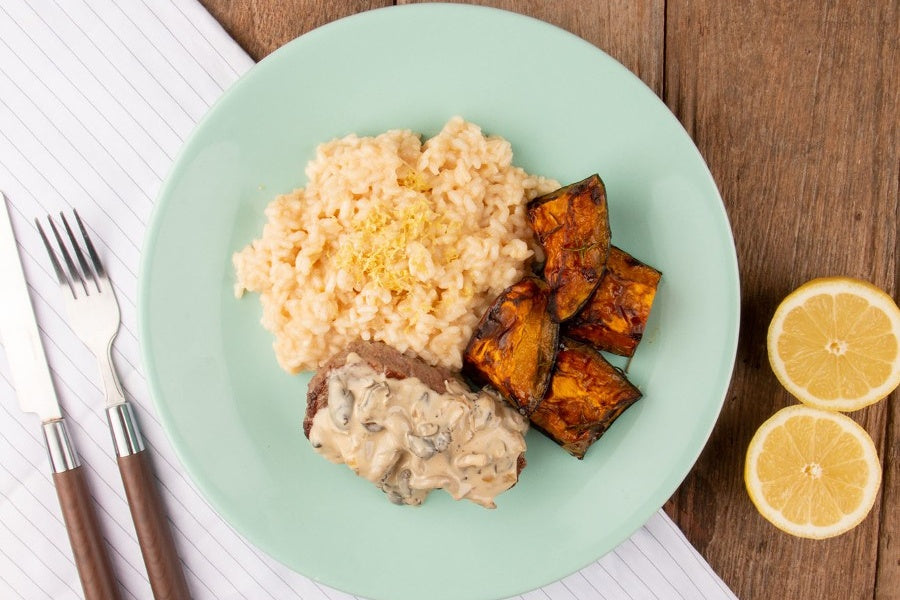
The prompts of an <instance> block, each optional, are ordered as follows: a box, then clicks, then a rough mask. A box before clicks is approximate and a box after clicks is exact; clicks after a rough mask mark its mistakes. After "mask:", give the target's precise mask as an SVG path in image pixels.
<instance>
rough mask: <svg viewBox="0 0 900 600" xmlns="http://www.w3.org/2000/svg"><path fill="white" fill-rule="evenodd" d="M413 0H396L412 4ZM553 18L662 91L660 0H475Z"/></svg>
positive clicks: (526, 13)
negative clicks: (551, 0) (552, 0)
mask: <svg viewBox="0 0 900 600" xmlns="http://www.w3.org/2000/svg"><path fill="white" fill-rule="evenodd" d="M416 1H417V0H399V1H398V2H397V4H414V3H416ZM452 1H454V2H457V3H465V4H479V5H481V6H489V7H492V8H499V9H503V10H508V11H512V12H517V13H520V14H524V15H528V16H531V17H534V18H536V19H540V20H542V21H546V22H547V23H552V24H553V25H556V26H557V27H561V28H562V29H565V30H567V31H569V32H571V33H574V34H575V35H577V36H579V37H581V38H583V39H585V40H587V41H589V42H591V43H592V44H594V45H595V46H597V47H598V48H600V49H601V50H603V51H604V52H606V53H607V54H609V55H610V56H612V57H613V58H615V59H616V60H618V61H619V62H621V63H622V64H623V65H625V66H626V67H628V68H629V69H630V70H631V71H632V72H633V73H635V74H636V75H637V76H638V77H640V78H641V79H642V80H643V81H644V83H646V84H647V85H648V86H649V87H650V89H652V90H653V91H654V92H656V94H657V95H661V94H662V81H663V79H662V74H663V34H664V27H663V25H664V7H665V1H664V0H635V1H630V0H594V1H591V2H582V1H581V0H564V1H557V2H546V1H545V0H477V1H475V2H463V0H452Z"/></svg>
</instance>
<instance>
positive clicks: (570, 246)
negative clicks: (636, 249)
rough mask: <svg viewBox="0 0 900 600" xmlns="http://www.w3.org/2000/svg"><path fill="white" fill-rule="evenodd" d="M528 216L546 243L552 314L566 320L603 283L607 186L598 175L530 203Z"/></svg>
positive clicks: (545, 266) (547, 278)
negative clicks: (601, 280) (601, 281)
mask: <svg viewBox="0 0 900 600" xmlns="http://www.w3.org/2000/svg"><path fill="white" fill-rule="evenodd" d="M528 219H529V221H530V222H531V227H532V229H534V232H535V234H536V235H537V238H538V241H539V242H540V244H541V246H543V248H544V254H545V255H546V262H545V263H544V279H545V280H546V281H547V283H548V284H550V290H551V294H550V308H549V309H550V315H551V316H552V317H553V319H554V320H555V321H557V322H562V321H565V320H566V319H568V318H570V317H571V316H572V315H574V314H575V313H577V312H578V310H579V309H580V308H581V307H582V306H584V303H585V302H587V300H588V298H590V296H591V294H592V293H593V292H594V289H595V288H596V287H597V285H598V284H599V283H600V279H601V277H602V276H603V271H604V266H605V264H606V258H607V254H608V253H609V238H610V233H609V213H608V210H607V206H606V188H605V187H604V185H603V181H601V179H600V176H599V175H591V176H590V177H588V178H587V179H585V180H583V181H579V182H578V183H573V184H571V185H567V186H565V187H563V188H560V189H558V190H556V191H555V192H551V193H549V194H546V195H544V196H540V197H538V198H535V199H534V200H532V201H531V202H529V203H528Z"/></svg>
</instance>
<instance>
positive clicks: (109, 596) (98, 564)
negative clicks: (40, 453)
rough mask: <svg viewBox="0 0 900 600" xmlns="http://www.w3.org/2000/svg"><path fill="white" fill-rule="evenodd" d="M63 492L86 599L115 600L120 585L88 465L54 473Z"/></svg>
mask: <svg viewBox="0 0 900 600" xmlns="http://www.w3.org/2000/svg"><path fill="white" fill-rule="evenodd" d="M53 483H54V484H55V485H56V493H57V495H59V506H60V508H62V515H63V520H64V521H65V523H66V530H67V531H68V532H69V542H70V543H71V544H72V554H73V555H74V556H75V566H76V567H77V568H78V577H79V578H81V587H82V589H83V590H84V597H85V600H113V599H117V598H119V597H120V596H119V588H118V584H117V583H116V577H115V575H114V574H113V570H112V565H111V564H110V562H109V556H108V555H107V553H106V544H105V542H104V541H103V536H102V535H101V533H100V526H99V524H98V523H97V515H96V513H95V512H94V505H93V501H92V500H91V493H90V491H89V490H88V487H87V483H86V481H85V479H84V467H81V466H78V467H75V468H74V469H70V470H68V471H63V472H61V473H54V474H53Z"/></svg>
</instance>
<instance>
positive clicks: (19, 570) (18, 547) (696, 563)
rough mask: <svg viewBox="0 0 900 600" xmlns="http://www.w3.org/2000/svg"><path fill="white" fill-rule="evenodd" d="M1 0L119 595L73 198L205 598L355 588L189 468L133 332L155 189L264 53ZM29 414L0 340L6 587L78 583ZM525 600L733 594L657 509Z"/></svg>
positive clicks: (25, 147)
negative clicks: (310, 563)
mask: <svg viewBox="0 0 900 600" xmlns="http://www.w3.org/2000/svg"><path fill="white" fill-rule="evenodd" d="M125 4H127V7H125V8H123V7H122V3H118V2H116V1H115V0H31V1H28V0H4V2H3V3H2V4H0V189H2V190H3V191H4V192H5V193H6V195H7V197H8V198H9V200H10V202H11V205H12V218H13V222H14V223H13V224H14V227H15V228H16V230H17V231H18V232H20V235H19V243H20V254H22V255H23V258H24V263H25V265H24V266H25V270H26V276H27V278H28V281H29V283H30V285H31V288H32V290H31V291H32V298H33V303H34V305H35V310H36V312H37V318H38V321H39V323H40V328H41V330H42V334H43V337H44V345H45V348H46V352H47V355H48V359H49V361H50V364H51V366H52V369H53V372H54V377H55V381H56V384H57V389H58V391H59V395H60V399H61V402H62V404H63V406H64V408H65V411H66V412H67V414H68V415H69V417H70V424H71V425H72V429H73V435H74V437H75V443H76V445H77V448H78V449H79V451H80V453H81V455H82V459H83V462H84V464H85V465H86V468H87V474H88V477H89V482H90V485H91V488H92V490H93V493H94V500H95V501H96V504H97V507H98V511H99V517H100V519H101V521H102V525H103V527H104V530H105V536H106V538H107V540H108V542H109V544H110V546H111V549H112V560H113V563H114V568H115V571H116V573H117V575H118V578H119V582H120V583H121V586H122V589H123V590H124V595H125V597H126V598H136V599H143V598H150V597H151V593H150V587H149V584H148V582H147V579H146V575H145V573H144V568H143V563H142V560H141V555H140V549H139V547H138V545H137V541H136V538H135V534H134V531H133V529H132V527H131V519H130V515H129V512H128V506H127V504H126V501H125V498H124V493H123V490H122V486H121V482H120V479H119V474H118V470H117V468H116V464H115V461H114V459H113V457H112V455H111V453H110V442H109V434H108V432H107V427H106V423H105V421H104V420H103V418H102V416H101V412H102V411H99V410H97V406H98V404H97V401H98V398H99V396H100V389H99V387H98V383H97V378H96V377H95V365H94V362H93V358H92V357H91V356H89V354H88V352H86V351H85V350H84V349H83V347H82V346H81V343H80V342H79V341H78V340H77V339H76V338H75V337H74V335H73V334H72V333H71V332H70V330H69V328H68V326H67V324H66V322H65V320H64V318H63V316H62V315H61V312H60V301H61V298H60V297H59V293H58V288H57V284H56V282H55V280H54V278H53V274H52V272H51V271H50V270H49V266H48V264H47V261H46V260H45V256H44V251H43V248H41V247H40V246H39V244H40V242H39V241H38V240H37V239H36V236H35V235H33V231H32V229H31V228H32V225H31V222H32V220H33V218H34V217H35V216H38V215H43V214H47V213H54V212H56V211H59V210H61V209H63V208H69V207H76V208H78V210H79V212H80V213H81V215H82V217H83V218H84V220H85V221H86V222H87V223H90V224H91V225H92V228H93V231H94V234H95V237H96V238H97V240H96V241H99V244H98V245H99V246H100V250H101V253H102V254H103V255H104V257H105V260H106V262H107V266H108V270H109V272H110V274H111V277H112V280H113V282H114V283H115V285H116V292H117V294H118V297H119V301H120V304H121V305H122V316H123V325H122V329H121V330H120V334H119V337H118V339H117V341H116V346H115V353H114V356H115V360H116V362H117V364H118V366H119V367H120V371H121V372H122V374H123V379H124V385H125V387H126V392H127V394H128V395H129V397H130V398H131V399H132V400H133V402H134V404H135V406H136V407H137V411H138V418H139V419H140V421H141V423H142V425H143V427H144V431H145V434H146V438H147V441H148V446H149V448H150V450H151V451H152V452H153V454H154V457H155V463H156V466H157V475H158V478H159V484H160V489H161V493H162V496H163V501H164V503H165V505H166V506H167V508H168V511H169V514H170V517H171V521H172V525H173V530H174V537H175V541H176V544H177V545H178V549H179V553H180V555H181V557H182V559H183V561H184V565H185V570H186V575H187V579H188V584H189V586H190V588H191V591H192V593H193V595H194V597H195V598H198V599H216V600H220V599H228V598H248V599H253V600H257V599H272V600H282V599H294V598H303V599H308V600H336V599H339V598H353V596H349V595H348V594H345V593H342V592H338V591H336V590H333V589H330V588H327V587H326V586H324V585H321V584H318V583H316V582H313V581H311V580H309V579H307V578H305V577H303V576H301V575H299V574H296V573H294V572H292V571H290V570H289V569H287V568H286V567H284V566H282V565H281V564H279V563H278V562H276V561H275V560H273V559H271V558H269V557H268V556H266V555H265V554H264V553H262V552H261V551H259V550H257V549H256V548H254V547H253V546H251V545H250V544H249V543H248V542H247V541H245V540H244V539H243V538H242V537H241V536H240V535H238V534H237V533H236V532H235V531H234V530H232V529H231V528H230V527H229V526H228V524H226V523H225V522H223V521H222V520H221V518H220V517H219V516H218V515H217V514H216V513H215V512H214V511H213V509H212V508H211V507H210V506H209V505H208V504H207V502H206V501H205V500H204V499H203V497H202V496H201V495H200V494H199V493H198V491H197V490H196V488H195V487H194V486H193V484H192V483H191V481H190V480H188V479H187V477H186V475H185V473H184V471H183V469H182V467H181V465H180V464H179V462H178V459H177V458H176V456H175V454H174V453H173V450H172V448H171V447H170V446H169V443H168V440H167V438H166V436H165V434H164V432H163V430H162V428H161V426H160V423H159V420H158V419H157V417H156V415H155V414H154V412H153V410H152V405H151V402H150V398H149V397H148V391H147V385H146V381H145V380H144V376H143V374H142V373H141V365H140V361H139V353H138V343H137V336H136V325H137V318H136V305H135V295H136V289H137V272H138V263H139V257H140V248H141V244H142V240H143V236H144V231H145V228H146V226H147V221H148V218H149V215H150V212H151V209H152V207H153V201H154V198H155V197H156V193H157V190H158V188H159V186H160V183H161V178H162V177H163V176H164V174H165V173H166V172H167V171H168V169H169V167H170V165H171V163H172V160H173V157H174V156H175V155H176V153H177V152H178V150H179V148H180V147H181V145H182V143H183V142H184V140H185V138H186V137H187V136H188V134H189V133H190V131H191V129H192V128H193V126H194V124H195V123H196V122H197V121H198V120H199V119H200V118H201V117H202V116H203V114H204V113H205V112H206V110H207V109H208V108H209V106H210V105H211V104H212V103H213V102H214V101H215V100H216V99H217V98H218V97H219V96H220V95H221V93H222V92H223V90H225V89H226V88H227V87H228V86H229V85H231V83H233V82H234V81H235V80H236V79H237V78H238V77H239V76H240V75H241V74H243V73H244V72H246V71H247V70H248V69H249V68H250V67H251V66H252V65H253V62H252V61H251V60H250V58H249V57H248V56H247V55H246V54H245V53H244V52H243V51H242V50H241V49H240V48H239V47H238V46H237V44H235V43H234V41H233V40H231V39H230V38H229V37H228V35H227V34H226V33H225V32H224V31H223V30H222V29H221V27H220V26H219V25H218V23H216V22H215V20H214V19H212V18H211V17H210V15H209V14H208V13H207V12H206V11H205V10H204V9H203V8H202V7H201V6H200V5H199V4H198V3H196V2H195V1H194V0H131V1H129V2H127V3H125ZM38 425H39V424H38V422H37V420H36V419H35V418H34V417H33V416H32V415H24V414H22V413H21V412H19V410H18V407H17V402H16V398H15V392H14V390H13V388H12V386H11V384H10V376H9V372H8V366H7V362H6V357H5V355H4V354H3V352H2V351H0V456H2V457H3V458H2V464H0V540H2V543H0V597H2V598H27V599H29V600H31V599H44V598H52V599H55V600H65V599H70V598H77V597H80V596H81V589H80V585H79V582H78V577H77V573H76V571H75V567H74V563H73V561H72V557H71V551H70V549H69V546H68V540H67V537H66V532H65V529H64V528H63V524H62V518H61V516H60V512H59V506H58V504H57V500H56V494H55V491H54V489H53V484H52V482H51V479H50V474H49V468H48V461H47V457H46V450H45V449H44V444H43V441H42V439H41V434H40V428H39V426H38ZM520 598H529V599H531V598H534V599H538V598H541V599H549V600H572V599H598V598H605V599H609V600H612V599H620V598H621V599H629V600H630V599H634V600H636V599H639V598H656V599H669V598H682V599H685V600H687V599H701V598H702V599H707V600H714V599H716V600H718V599H733V598H734V595H733V594H732V593H731V591H730V590H729V589H728V588H727V587H726V586H725V585H724V584H723V583H722V581H721V580H720V579H719V577H717V576H716V574H715V573H714V572H713V571H712V569H710V567H709V565H708V564H707V563H706V561H704V560H703V558H702V557H701V556H700V555H699V554H698V553H697V552H696V550H695V549H694V548H693V547H692V546H691V545H690V544H689V543H688V542H687V540H686V539H685V538H684V536H683V535H682V533H681V531H680V530H679V529H678V528H677V527H676V526H675V525H674V524H673V523H672V521H671V520H669V518H668V517H666V515H665V514H664V513H662V512H659V513H657V514H656V515H655V516H654V517H653V518H651V519H650V521H649V522H648V523H647V524H646V525H645V526H644V527H643V528H641V529H640V530H639V531H638V532H637V533H635V534H634V535H633V536H632V537H631V538H630V539H629V540H627V541H626V542H625V543H623V544H622V545H621V546H619V547H618V548H617V549H616V550H615V551H614V552H611V553H610V554H608V555H607V556H605V557H603V558H602V559H600V560H598V561H597V562H595V563H593V564H591V565H590V566H588V567H586V568H585V569H583V570H581V571H579V572H577V573H575V574H573V575H571V576H569V577H567V578H565V579H563V580H561V581H557V582H555V583H552V584H550V585H547V586H545V587H543V588H541V589H538V590H534V591H532V592H530V593H528V594H524V595H522V596H520Z"/></svg>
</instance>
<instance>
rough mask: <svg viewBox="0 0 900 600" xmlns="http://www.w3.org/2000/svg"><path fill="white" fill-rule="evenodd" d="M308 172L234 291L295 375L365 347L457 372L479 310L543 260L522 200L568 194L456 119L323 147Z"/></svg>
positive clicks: (241, 257) (244, 256)
mask: <svg viewBox="0 0 900 600" xmlns="http://www.w3.org/2000/svg"><path fill="white" fill-rule="evenodd" d="M306 175H307V179H308V183H307V185H306V187H305V188H304V189H298V190H295V191H294V192H292V193H290V194H285V195H282V196H278V197H277V198H275V200H273V201H272V202H271V203H270V204H269V206H268V207H267V208H266V217H267V218H268V222H267V223H266V225H265V226H264V228H263V231H262V236H261V237H260V238H259V239H257V240H255V241H254V242H253V243H251V244H250V245H249V246H247V247H246V248H244V249H243V250H241V251H240V252H238V253H236V254H235V255H234V257H233V261H234V267H235V270H236V274H237V283H236V286H235V292H236V294H237V295H238V296H240V295H242V294H243V292H244V291H245V290H248V291H251V292H258V293H259V297H260V302H261V304H262V309H263V316H262V324H263V326H264V327H265V328H266V329H268V330H269V331H271V332H272V333H273V334H274V336H275V342H274V349H275V355H276V357H277V359H278V362H279V364H280V365H281V366H282V367H283V368H284V369H285V370H287V371H289V372H298V371H304V370H312V369H315V368H317V367H319V366H321V364H322V363H324V362H325V361H326V360H327V359H328V358H329V357H330V356H331V355H333V354H335V353H336V352H338V351H339V350H341V349H342V348H344V347H346V346H347V345H348V344H349V343H350V342H352V341H354V340H357V339H364V340H377V341H382V342H385V343H387V344H389V345H391V346H393V347H394V348H396V349H397V350H400V351H401V352H405V351H407V350H411V351H413V352H415V353H416V354H417V355H419V356H420V357H422V358H423V359H424V360H426V361H428V362H429V363H431V364H433V365H441V366H443V367H447V368H451V369H459V368H460V367H461V365H462V352H463V350H464V349H465V345H466V343H467V342H468V340H469V337H470V336H471V335H472V330H473V328H474V327H475V325H476V324H477V323H478V320H479V318H480V317H481V314H482V312H483V311H484V309H485V308H486V307H487V306H488V305H489V304H490V302H491V301H492V300H493V299H494V297H495V296H497V294H499V293H500V292H501V291H502V290H504V289H505V288H506V287H508V286H510V285H512V284H513V283H515V282H516V281H518V280H519V279H520V278H521V277H522V276H523V275H524V273H525V270H526V269H527V268H528V265H529V262H530V261H531V259H532V258H533V257H534V256H535V253H538V252H540V249H539V247H538V246H537V245H536V244H535V243H534V241H533V239H532V233H531V229H530V227H529V226H528V222H527V220H526V216H525V203H526V202H527V201H528V200H531V199H532V198H535V197H536V196H539V195H542V194H545V193H548V192H550V191H553V190H554V189H556V188H558V187H559V185H558V184H557V183H556V182H555V181H552V180H550V179H545V178H543V177H538V176H534V175H529V174H528V173H526V172H525V171H523V170H522V169H520V168H518V167H514V166H512V148H511V147H510V144H509V143H508V142H507V141H506V140H504V139H503V138H500V137H495V136H485V135H484V134H483V133H482V132H481V129H480V128H479V127H478V126H476V125H474V124H472V123H468V122H466V121H464V120H463V119H461V118H458V117H456V118H453V119H451V120H450V121H449V122H448V123H447V124H446V125H445V126H444V128H443V129H442V130H441V132H440V133H439V134H437V135H436V136H434V137H433V138H431V139H428V140H427V141H425V142H424V143H423V142H422V141H421V139H420V138H419V136H418V135H416V134H415V133H413V132H411V131H406V130H392V131H388V132H386V133H383V134H381V135H378V136H377V137H357V136H356V135H349V136H346V137H344V138H342V139H338V140H333V141H331V142H327V143H325V144H322V145H320V146H319V147H318V149H317V151H316V157H315V159H314V160H312V161H311V162H310V163H309V164H308V165H307V167H306Z"/></svg>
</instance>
